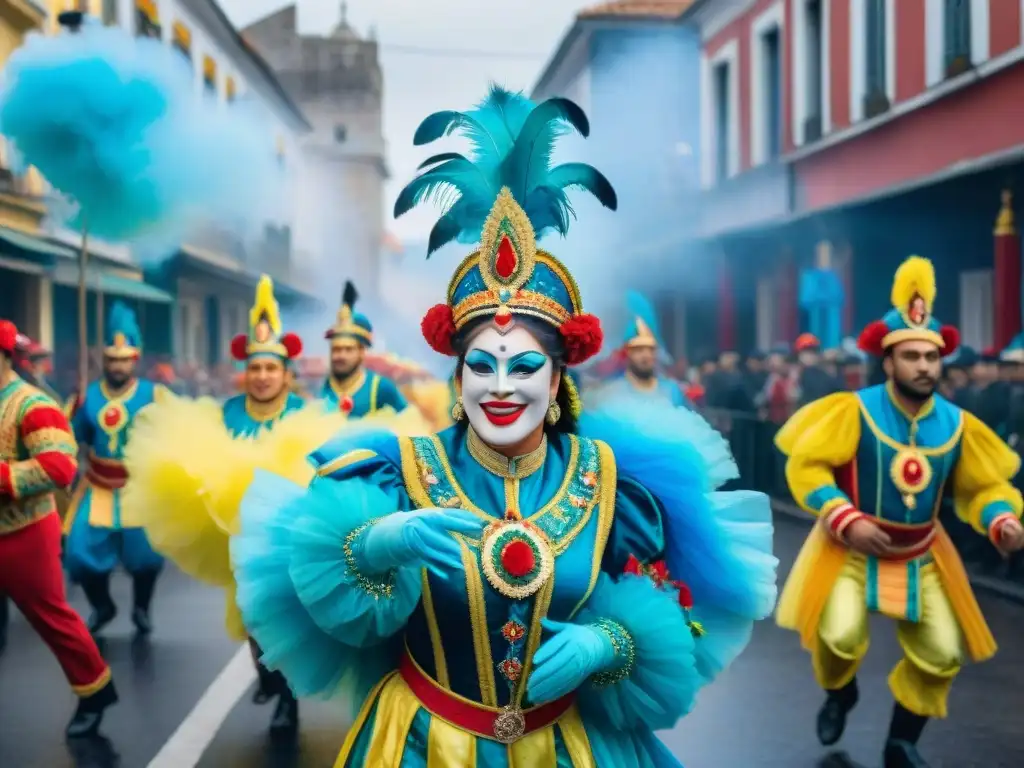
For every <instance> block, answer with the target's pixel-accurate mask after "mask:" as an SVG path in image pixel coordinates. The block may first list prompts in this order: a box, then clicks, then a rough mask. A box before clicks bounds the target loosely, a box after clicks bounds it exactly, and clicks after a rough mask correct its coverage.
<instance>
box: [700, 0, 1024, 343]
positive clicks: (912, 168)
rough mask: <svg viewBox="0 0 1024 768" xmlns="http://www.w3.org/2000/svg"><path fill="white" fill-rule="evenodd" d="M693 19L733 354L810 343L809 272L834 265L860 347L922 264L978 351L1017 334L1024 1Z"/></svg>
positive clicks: (889, 0)
mask: <svg viewBox="0 0 1024 768" xmlns="http://www.w3.org/2000/svg"><path fill="white" fill-rule="evenodd" d="M692 18H693V20H694V23H695V24H697V25H698V27H699V28H700V34H701V39H702V46H703V54H702V64H701V72H702V73H701V93H702V96H701V106H702V133H703V135H704V136H705V137H706V140H705V142H704V144H703V150H704V151H703V154H702V157H701V181H702V186H703V187H704V190H705V192H704V195H703V200H702V207H701V210H702V219H703V225H702V231H701V247H702V248H704V249H705V252H706V253H707V254H713V255H714V256H715V257H716V258H715V260H716V264H717V268H718V272H719V300H718V310H717V311H718V317H717V318H716V320H717V322H718V327H719V337H718V342H719V346H720V347H729V348H741V349H746V348H753V347H761V348H764V347H767V346H769V345H770V344H771V343H773V342H775V341H792V340H793V338H795V336H796V334H797V333H798V332H799V331H801V330H807V329H808V326H807V322H806V314H807V313H806V311H805V310H806V306H805V305H803V304H802V302H801V298H800V297H799V295H798V293H799V292H798V284H799V277H800V273H801V272H802V271H803V270H806V269H811V268H813V267H814V266H815V262H816V259H817V260H819V261H820V260H821V259H822V256H821V255H820V254H823V253H824V254H828V255H826V256H825V257H824V262H825V263H826V264H827V266H828V268H830V269H833V270H834V271H836V272H837V273H838V275H839V276H840V278H841V281H842V285H843V288H844V291H843V301H842V324H843V330H844V332H845V333H847V334H851V335H852V334H855V333H856V332H857V331H858V330H859V329H860V328H861V327H862V326H863V325H864V324H865V323H867V322H869V321H870V320H872V319H874V318H875V316H876V315H877V314H878V313H879V312H881V311H884V309H885V308H886V307H887V306H888V291H889V285H890V279H891V275H892V270H893V269H894V268H895V267H896V266H897V265H898V264H899V262H900V261H901V260H902V259H903V258H905V257H906V256H908V255H910V254H912V253H918V254H920V255H922V256H927V257H928V258H930V259H931V260H932V261H933V262H934V264H935V266H936V271H937V273H938V281H939V282H938V289H939V299H938V305H937V310H936V313H937V315H938V316H940V317H941V318H943V319H944V320H945V321H947V322H952V323H956V324H958V325H959V326H960V328H961V332H962V334H963V336H964V341H965V343H967V344H969V345H970V346H973V347H976V348H984V347H988V346H990V345H993V344H994V345H996V346H997V347H998V346H1002V345H1005V344H1006V343H1007V342H1008V341H1009V339H1010V338H1012V337H1013V335H1015V334H1016V333H1017V332H1018V331H1019V330H1020V327H1021V318H1020V293H1021V285H1020V247H1019V240H1018V239H1017V236H1016V232H1015V226H1014V224H1013V207H1012V197H1009V196H1008V195H1004V192H1012V191H1013V190H1014V188H1015V187H1017V186H1018V185H1019V181H1020V178H1021V172H1022V170H1024V165H1022V163H1021V157H1022V155H1024V134H1021V132H1020V130H1019V129H1018V128H1017V127H1016V121H1014V120H1013V119H1012V117H1011V114H1012V111H1013V109H1014V107H1013V106H1012V105H1014V104H1016V103H1017V101H1019V99H1020V98H1021V97H1022V96H1024V65H1022V60H1024V3H1021V2H1019V0H971V2H958V0H915V2H903V1H902V0H900V2H896V0H720V1H717V2H711V1H708V2H699V3H697V4H695V7H694V8H693V11H692ZM997 219H998V220H999V222H1000V223H999V225H998V227H997V224H996V222H997ZM995 230H998V232H997V233H996V234H995V235H994V231H995ZM816 254H819V255H818V256H816ZM743 307H749V309H745V310H744V309H741V308H743Z"/></svg>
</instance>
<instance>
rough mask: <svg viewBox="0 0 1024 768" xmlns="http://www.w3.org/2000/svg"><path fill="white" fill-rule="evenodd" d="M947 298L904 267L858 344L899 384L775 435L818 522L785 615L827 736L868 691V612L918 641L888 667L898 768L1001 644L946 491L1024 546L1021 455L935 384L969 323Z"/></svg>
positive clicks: (921, 266) (921, 270) (974, 521)
mask: <svg viewBox="0 0 1024 768" xmlns="http://www.w3.org/2000/svg"><path fill="white" fill-rule="evenodd" d="M934 302H935V273H934V270H933V268H932V264H931V262H930V261H928V260H926V259H922V258H920V257H918V256H912V257H911V258H909V259H907V260H906V261H905V262H904V263H903V264H902V265H901V266H900V268H899V269H898V270H897V272H896V277H895V281H894V283H893V289H892V309H891V310H889V312H888V313H887V314H886V315H885V316H884V317H883V318H882V319H881V320H880V321H877V322H874V323H871V324H870V325H869V326H868V327H867V328H865V329H864V331H863V333H862V334H861V336H860V341H859V345H860V348H861V349H862V350H863V351H865V352H867V353H869V354H871V355H874V356H876V357H880V358H882V364H883V367H884V370H885V374H886V377H887V381H886V383H884V384H880V385H878V386H873V387H868V388H867V389H862V390H860V391H858V392H842V393H839V394H834V395H829V396H828V397H825V398H822V399H820V400H817V401H815V402H812V403H810V404H809V405H807V406H805V407H804V408H801V409H800V410H799V411H797V413H796V414H794V415H793V417H792V418H791V419H790V420H789V422H787V424H786V425H785V426H784V427H783V428H782V430H781V431H780V432H779V434H778V436H777V438H776V443H777V444H778V446H779V448H780V449H781V450H782V452H783V453H785V454H786V455H787V456H788V457H789V459H788V463H787V465H786V477H787V479H788V481H789V486H790V489H791V490H792V492H793V497H794V498H795V499H796V500H797V501H798V502H799V503H800V505H801V506H803V507H804V508H805V509H807V510H808V511H809V512H811V513H813V514H815V515H816V516H817V517H818V518H819V520H820V525H817V526H815V529H814V532H813V533H812V534H811V536H810V538H809V539H808V540H807V543H806V544H805V545H804V548H803V550H802V552H801V553H800V556H799V558H798V559H797V562H796V564H795V565H794V566H793V570H792V572H791V573H790V576H789V580H788V582H787V583H786V588H785V590H784V592H783V595H782V599H781V600H780V603H779V611H778V620H779V624H780V625H781V626H783V627H786V628H788V629H793V630H796V631H797V632H799V633H800V635H801V639H802V640H803V644H804V647H805V648H807V650H809V651H810V652H811V654H812V660H813V667H814V673H815V677H816V678H817V680H818V683H819V685H821V687H822V688H824V689H825V690H826V692H827V697H826V699H825V703H824V705H823V706H822V708H821V711H820V712H819V714H818V723H817V729H818V738H819V739H820V740H821V742H822V744H825V745H830V744H834V743H836V742H837V741H839V739H840V737H841V736H842V734H843V730H844V728H845V726H846V718H847V715H848V714H849V712H850V710H851V709H853V707H854V705H855V704H856V703H857V699H858V690H857V677H856V675H857V669H858V667H859V665H860V662H861V659H862V658H863V656H864V654H865V652H866V651H867V647H868V617H869V615H870V614H871V613H881V614H882V615H884V616H888V617H889V618H892V619H894V620H896V621H897V622H898V626H899V636H900V643H901V645H902V646H903V651H904V657H903V659H902V660H901V661H900V662H899V664H897V665H896V668H895V669H894V670H893V671H892V674H891V675H890V676H889V687H890V689H891V690H892V693H893V696H894V697H895V699H896V704H895V707H894V710H893V715H892V724H891V726H890V730H889V737H888V741H887V742H886V746H885V758H884V762H885V765H886V766H887V767H890V768H902V767H904V766H906V768H918V767H920V766H926V765H927V763H926V762H925V761H924V759H923V758H922V757H921V755H920V754H919V753H918V750H917V746H916V745H917V741H918V738H919V737H920V735H921V731H922V729H923V728H924V726H925V724H926V723H927V721H928V719H929V718H932V717H945V716H946V699H947V697H948V695H949V689H950V686H951V685H952V683H953V679H954V678H955V677H956V675H957V673H958V672H959V671H960V667H961V665H962V664H963V662H964V659H965V658H969V659H971V660H974V661H984V660H985V659H988V658H990V657H991V656H992V655H993V654H994V653H995V651H996V644H995V641H994V640H993V638H992V634H991V633H990V632H989V629H988V627H987V626H986V624H985V620H984V618H983V617H982V615H981V611H980V609H979V608H978V604H977V602H976V601H975V599H974V596H973V594H972V593H971V587H970V584H969V583H968V581H967V576H966V574H965V572H964V569H963V565H962V564H961V562H960V558H959V556H958V554H957V551H956V549H955V548H954V546H953V544H952V543H951V541H950V539H949V536H948V535H947V534H946V532H945V530H943V528H942V526H941V525H940V524H939V522H938V520H937V518H936V515H937V513H938V510H939V509H940V508H941V506H942V501H943V499H944V497H945V496H947V495H951V496H952V498H953V501H954V504H955V508H956V512H957V514H958V516H959V517H960V518H961V519H962V520H964V521H965V522H968V523H970V524H971V526H972V527H973V528H974V529H975V530H976V531H978V533H980V534H981V535H983V536H987V537H988V538H989V539H990V540H991V541H992V543H993V544H994V545H995V546H997V547H998V548H1000V549H1001V550H1003V551H1004V552H1012V551H1015V550H1019V549H1020V548H1021V547H1022V545H1024V528H1022V527H1021V524H1020V522H1019V517H1020V514H1021V507H1022V502H1021V494H1020V492H1019V491H1017V490H1016V489H1015V488H1014V487H1013V486H1012V485H1010V479H1011V478H1012V477H1013V476H1014V475H1015V474H1016V473H1017V470H1018V468H1019V466H1020V459H1019V457H1018V456H1017V455H1016V454H1015V453H1014V452H1013V451H1011V450H1010V449H1009V447H1007V446H1006V444H1005V443H1003V441H1002V440H1000V439H999V438H998V437H997V436H996V435H995V434H994V433H993V432H992V431H991V430H990V429H989V428H988V427H986V426H985V425H984V424H983V423H982V422H981V421H979V420H978V419H977V418H975V417H974V416H972V415H971V414H970V413H967V412H966V411H963V410H961V409H960V408H959V407H957V406H955V405H953V404H952V403H950V402H949V401H948V400H946V399H944V398H943V397H942V396H941V395H939V394H936V392H935V388H936V386H937V383H938V380H939V375H940V373H941V369H942V358H943V356H946V355H950V354H952V353H953V352H954V351H955V350H956V348H957V345H958V343H959V334H958V333H957V331H956V329H955V328H952V327H950V326H944V325H940V324H939V322H938V321H937V320H936V319H935V317H934V316H933V315H932V307H933V304H934Z"/></svg>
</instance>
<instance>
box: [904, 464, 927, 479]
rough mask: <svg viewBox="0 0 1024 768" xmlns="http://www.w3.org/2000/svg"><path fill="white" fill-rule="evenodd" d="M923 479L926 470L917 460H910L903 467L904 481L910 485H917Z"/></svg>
mask: <svg viewBox="0 0 1024 768" xmlns="http://www.w3.org/2000/svg"><path fill="white" fill-rule="evenodd" d="M922 477H924V470H923V469H922V467H921V463H920V462H919V461H917V459H910V460H909V461H908V462H907V463H906V464H904V465H903V479H904V480H905V481H906V482H907V483H908V484H909V485H916V484H917V483H919V482H921V478H922Z"/></svg>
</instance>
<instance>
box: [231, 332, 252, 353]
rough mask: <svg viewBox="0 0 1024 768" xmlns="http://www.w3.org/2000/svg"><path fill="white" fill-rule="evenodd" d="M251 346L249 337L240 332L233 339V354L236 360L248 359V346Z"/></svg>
mask: <svg viewBox="0 0 1024 768" xmlns="http://www.w3.org/2000/svg"><path fill="white" fill-rule="evenodd" d="M248 346H249V338H248V337H247V336H246V335H245V334H244V333H240V334H238V335H237V336H235V338H233V339H232V340H231V356H232V357H233V358H235V360H247V359H248V358H249V352H248V351H247V349H246V347H248Z"/></svg>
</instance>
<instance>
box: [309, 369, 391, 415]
mask: <svg viewBox="0 0 1024 768" xmlns="http://www.w3.org/2000/svg"><path fill="white" fill-rule="evenodd" d="M321 396H322V397H323V399H324V400H325V401H326V403H327V406H328V407H329V408H332V409H338V410H342V411H346V412H347V413H348V415H349V416H351V417H353V418H360V417H362V416H366V415H367V414H369V413H373V412H374V411H377V410H379V409H381V408H389V407H390V408H393V409H394V410H395V411H401V410H403V409H404V408H405V407H406V405H407V403H406V400H405V398H404V397H403V396H402V393H401V392H399V391H398V387H397V386H396V385H395V383H394V382H393V381H391V380H390V379H386V378H384V377H383V376H381V375H379V374H376V373H372V372H368V371H367V370H366V369H365V368H362V369H360V371H359V373H358V374H356V378H355V380H354V381H353V382H352V383H351V384H349V385H348V386H346V387H344V388H343V387H341V386H340V385H339V384H338V382H336V381H335V380H334V377H333V376H328V377H327V380H326V381H325V382H324V388H323V393H322V395H321Z"/></svg>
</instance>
